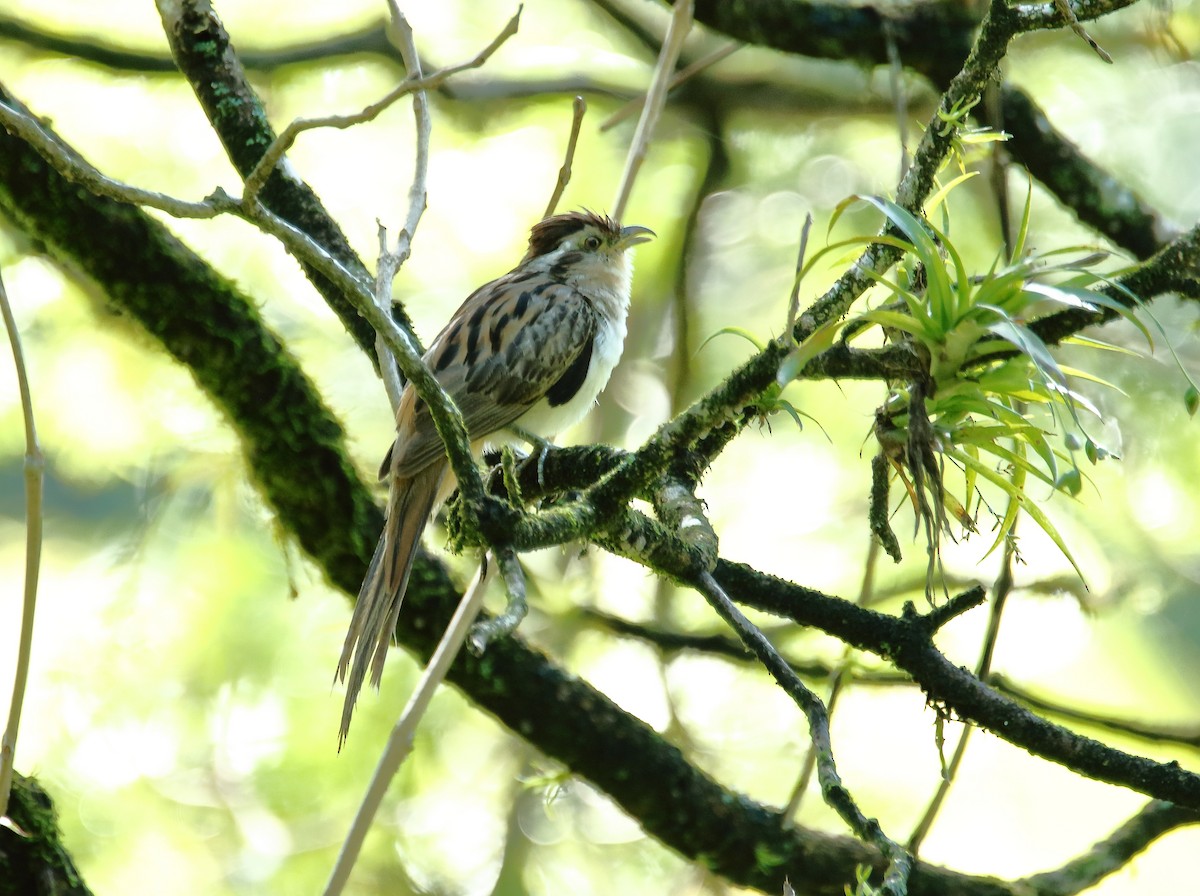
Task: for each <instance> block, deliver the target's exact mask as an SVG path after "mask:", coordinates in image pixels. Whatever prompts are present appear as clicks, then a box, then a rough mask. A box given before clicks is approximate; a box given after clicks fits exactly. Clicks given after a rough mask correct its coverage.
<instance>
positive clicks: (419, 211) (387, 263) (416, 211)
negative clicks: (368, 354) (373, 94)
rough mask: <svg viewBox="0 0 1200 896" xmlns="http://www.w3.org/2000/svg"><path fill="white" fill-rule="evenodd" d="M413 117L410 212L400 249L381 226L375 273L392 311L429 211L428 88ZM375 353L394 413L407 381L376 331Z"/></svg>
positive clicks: (416, 66) (380, 297) (407, 36)
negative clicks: (399, 277) (395, 286)
mask: <svg viewBox="0 0 1200 896" xmlns="http://www.w3.org/2000/svg"><path fill="white" fill-rule="evenodd" d="M388 8H389V9H390V10H391V15H392V26H393V30H394V32H395V34H396V37H397V46H398V49H399V51H400V57H401V58H402V59H403V60H404V66H405V69H406V70H407V72H408V78H409V79H410V80H411V79H416V80H418V81H419V80H420V78H421V60H420V57H419V56H418V54H417V45H416V41H415V39H414V37H413V30H412V26H411V25H409V23H408V19H406V18H405V17H404V13H403V12H401V11H400V8H399V7H398V6H397V5H396V2H395V0H389V2H388ZM413 119H414V123H415V126H416V138H417V147H416V158H415V160H414V163H413V179H412V185H411V186H410V187H409V189H408V215H407V217H406V218H405V221H404V227H403V229H402V230H401V231H400V234H399V235H398V236H397V238H396V248H395V249H393V250H391V251H389V250H388V247H387V231H386V230H385V229H384V228H383V227H382V226H380V228H379V261H378V263H377V265H376V274H375V304H376V306H377V307H378V308H379V309H380V310H381V311H382V312H383V313H384V314H388V315H390V314H391V310H392V282H393V281H394V280H395V279H396V273H397V272H398V271H399V270H400V267H401V266H402V265H403V264H404V262H405V261H407V260H408V258H409V256H410V255H411V253H412V238H413V236H414V235H415V234H416V232H417V225H418V224H420V222H421V216H422V215H423V214H424V213H425V206H426V202H427V196H428V193H429V191H428V187H427V183H428V177H429V136H430V133H431V131H432V130H433V123H432V121H431V119H430V117H429V97H428V95H427V94H426V92H425V91H424V90H417V91H416V92H415V93H413ZM375 353H376V355H377V356H378V358H379V371H380V375H381V376H382V377H383V385H384V389H385V391H386V392H387V396H388V402H389V403H390V404H391V407H392V413H393V414H394V413H395V412H396V408H398V407H399V406H400V393H401V392H402V391H403V383H402V381H401V378H400V373H399V371H398V370H397V369H396V359H395V358H394V357H392V353H391V351H390V350H389V349H388V347H387V343H386V342H384V340H383V337H381V336H380V335H378V334H376V336H375Z"/></svg>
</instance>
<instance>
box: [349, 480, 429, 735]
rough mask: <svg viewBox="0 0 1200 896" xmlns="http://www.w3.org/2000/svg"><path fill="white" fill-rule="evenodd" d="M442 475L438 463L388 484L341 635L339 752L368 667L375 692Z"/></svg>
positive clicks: (381, 675)
mask: <svg viewBox="0 0 1200 896" xmlns="http://www.w3.org/2000/svg"><path fill="white" fill-rule="evenodd" d="M445 472H446V463H445V462H444V461H443V462H441V463H435V464H432V465H430V466H429V467H427V468H426V469H424V470H422V471H420V472H419V473H417V474H416V475H415V476H413V477H411V478H406V479H399V480H395V479H394V480H393V481H392V487H391V495H390V498H389V507H388V518H387V523H386V524H385V525H384V527H383V534H382V535H381V536H380V537H379V544H377V545H376V546H375V554H374V556H373V557H372V558H371V565H370V566H369V567H367V575H366V577H365V578H364V579H363V583H362V587H361V588H360V589H359V591H358V600H357V602H356V603H355V604H354V615H353V617H352V618H351V620H350V629H349V631H347V632H346V642H345V644H343V645H342V656H341V658H340V659H339V660H338V668H337V677H338V679H339V680H342V681H345V682H346V701H345V703H344V704H343V705H342V727H341V729H340V730H339V732H338V748H339V749H340V748H341V745H342V744H343V743H345V741H346V735H347V733H348V732H349V730H350V717H351V715H352V714H353V713H354V704H355V701H357V700H358V693H359V691H360V690H362V685H363V681H364V680H365V679H366V677H367V667H368V666H370V669H371V684H372V685H373V686H374V687H376V688H378V687H379V682H380V679H381V678H382V677H383V663H384V660H385V659H386V658H387V651H388V646H389V644H390V643H391V640H392V634H393V633H394V632H395V630H396V621H397V619H399V617H400V605H401V603H403V601H404V592H405V590H406V589H407V587H408V576H409V574H410V573H411V572H412V565H413V559H414V558H415V557H416V554H417V547H418V546H419V545H420V543H421V533H422V532H423V531H424V530H425V524H426V522H427V521H428V519H429V514H430V512H431V511H432V510H433V505H434V501H435V500H436V498H437V495H438V488H439V487H440V485H441V482H442V479H443V477H444V476H445ZM347 672H349V677H348V678H347Z"/></svg>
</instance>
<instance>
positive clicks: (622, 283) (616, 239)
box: [521, 211, 655, 296]
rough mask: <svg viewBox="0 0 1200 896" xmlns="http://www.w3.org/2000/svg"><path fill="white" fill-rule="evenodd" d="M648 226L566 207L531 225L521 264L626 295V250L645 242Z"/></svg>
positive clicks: (629, 273)
mask: <svg viewBox="0 0 1200 896" xmlns="http://www.w3.org/2000/svg"><path fill="white" fill-rule="evenodd" d="M654 235H655V234H654V231H652V230H650V228H648V227H640V226H638V225H631V226H629V227H622V226H621V225H620V224H618V223H617V222H616V221H614V220H613V219H612V218H609V217H607V216H605V215H598V214H596V213H595V212H589V211H582V212H567V213H566V214H562V215H553V216H551V217H549V218H545V219H544V220H542V221H539V222H538V223H537V224H535V225H533V230H532V231H530V234H529V251H528V252H526V253H525V258H524V260H523V261H522V262H521V264H522V266H526V265H535V266H536V267H538V268H539V269H542V270H545V271H547V272H549V273H550V275H551V276H552V277H554V278H555V279H558V280H561V281H563V282H565V283H570V284H571V285H573V286H583V285H589V286H591V287H592V288H593V289H595V288H607V289H611V290H614V291H617V292H623V293H624V294H625V295H626V296H628V294H629V281H630V278H631V276H632V273H633V268H632V266H631V264H630V260H629V255H628V253H627V250H629V249H631V248H632V247H634V246H636V245H638V244H639V243H645V242H649V240H650V239H651V238H652V237H653V236H654Z"/></svg>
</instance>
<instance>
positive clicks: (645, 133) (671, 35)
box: [611, 0, 692, 221]
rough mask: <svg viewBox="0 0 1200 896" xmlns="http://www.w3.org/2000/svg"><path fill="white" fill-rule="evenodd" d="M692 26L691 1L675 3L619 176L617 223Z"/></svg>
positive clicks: (615, 206) (615, 208) (615, 204)
mask: <svg viewBox="0 0 1200 896" xmlns="http://www.w3.org/2000/svg"><path fill="white" fill-rule="evenodd" d="M691 27H692V0H676V2H675V9H674V11H673V12H672V14H671V24H670V25H668V26H667V36H666V39H665V40H664V41H663V48H662V52H661V53H659V54H658V62H657V63H656V64H655V66H654V78H653V80H652V81H651V82H650V89H649V90H648V91H646V105H645V107H644V108H643V109H642V115H641V117H640V118H639V119H638V123H637V129H636V130H635V131H634V132H633V143H632V145H631V146H630V147H629V154H628V155H627V156H625V170H624V172H622V174H621V183H620V186H618V187H617V195H616V198H614V199H613V204H612V210H611V214H612V216H613V217H614V218H615V219H616V220H618V221H620V220H621V218H622V217H623V216H624V214H625V206H626V205H627V204H628V203H629V194H630V193H632V192H633V182H634V180H636V179H637V173H638V169H640V168H641V167H642V162H643V160H644V159H645V158H646V151H647V149H648V147H649V145H650V138H651V136H652V135H653V134H654V127H655V125H656V124H658V116H659V115H660V114H661V113H662V108H663V104H664V103H665V102H666V100H667V89H668V87H669V85H670V82H671V74H672V73H673V72H674V70H675V61H676V60H677V59H678V58H679V52H680V50H682V49H683V41H684V39H685V38H686V37H687V33H688V31H689V30H690V29H691Z"/></svg>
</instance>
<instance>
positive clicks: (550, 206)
mask: <svg viewBox="0 0 1200 896" xmlns="http://www.w3.org/2000/svg"><path fill="white" fill-rule="evenodd" d="M586 112H587V100H585V99H584V98H583V97H581V96H577V97H575V99H574V100H572V101H571V134H570V136H569V137H567V149H566V154H565V155H564V157H563V163H562V167H561V168H559V169H558V180H557V181H556V182H555V184H554V192H553V193H552V194H551V195H550V202H548V203H547V204H546V212H545V214H543V215H542V217H543V218H549V217H550V216H551V215H552V214H554V210H555V209H556V208H558V202H559V200H560V199H562V195H563V191H564V190H566V188H567V184H569V183H570V182H571V163H572V162H573V161H574V159H575V147H576V146H577V145H578V143H579V130H580V128H581V127H582V126H583V116H584V114H585V113H586Z"/></svg>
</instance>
